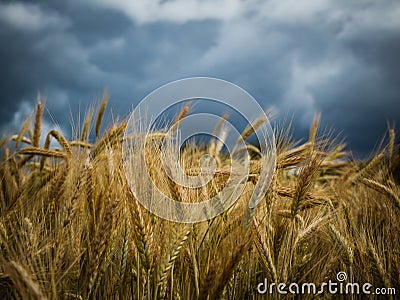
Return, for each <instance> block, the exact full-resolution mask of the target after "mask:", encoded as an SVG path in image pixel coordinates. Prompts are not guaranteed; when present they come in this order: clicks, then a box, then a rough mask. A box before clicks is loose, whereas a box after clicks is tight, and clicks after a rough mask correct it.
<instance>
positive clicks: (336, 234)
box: [0, 99, 400, 299]
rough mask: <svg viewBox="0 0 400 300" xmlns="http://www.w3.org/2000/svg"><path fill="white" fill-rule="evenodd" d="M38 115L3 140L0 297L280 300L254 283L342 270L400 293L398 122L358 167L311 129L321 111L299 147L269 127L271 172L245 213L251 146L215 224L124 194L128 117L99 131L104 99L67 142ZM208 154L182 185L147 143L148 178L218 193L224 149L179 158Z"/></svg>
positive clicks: (312, 278) (308, 278)
mask: <svg viewBox="0 0 400 300" xmlns="http://www.w3.org/2000/svg"><path fill="white" fill-rule="evenodd" d="M43 110H44V107H43V104H41V103H40V102H39V103H38V105H37V109H36V114H35V117H34V118H32V122H30V120H31V119H28V120H27V122H25V123H24V124H23V125H22V127H21V130H20V132H19V133H18V134H16V135H15V136H13V137H6V138H4V139H2V140H1V149H2V150H1V151H2V156H3V157H2V159H1V165H0V178H1V188H0V299H21V298H22V299H276V298H280V295H276V294H275V295H271V294H269V295H268V294H265V295H261V294H259V293H258V291H257V286H258V284H259V283H261V282H264V280H265V279H266V280H267V281H268V282H276V283H293V282H296V283H299V284H301V283H303V282H313V283H315V284H321V283H323V282H327V281H328V280H329V279H332V280H335V279H336V274H337V273H338V272H345V273H346V274H347V276H348V281H349V282H350V281H351V282H358V283H360V284H362V283H366V282H368V283H371V284H372V285H373V286H374V287H385V288H390V287H395V288H397V290H396V292H397V293H400V289H399V287H400V275H399V274H400V199H399V195H400V192H399V191H400V186H399V183H398V182H396V181H395V179H394V177H393V172H394V170H395V169H396V168H397V167H398V164H399V161H400V147H399V144H396V136H395V132H394V130H392V129H390V130H389V142H388V144H387V145H385V146H382V147H381V149H380V150H379V151H377V153H376V155H375V156H374V157H373V158H372V159H370V160H369V161H366V162H355V161H353V160H351V159H349V157H350V156H349V154H348V153H345V152H344V145H343V144H341V143H339V142H338V141H336V140H334V139H333V138H332V137H331V136H330V135H327V134H319V130H318V118H316V120H315V122H314V123H313V124H312V126H311V129H310V134H309V138H308V140H306V141H305V142H303V143H296V142H294V141H293V140H292V139H291V137H290V129H288V128H275V134H276V143H277V145H276V147H277V164H276V172H275V175H274V178H273V182H272V184H271V186H270V188H269V190H268V191H267V193H266V194H265V196H264V198H263V199H262V201H261V202H260V204H259V206H258V207H257V209H256V211H255V212H254V214H252V215H246V214H243V211H244V210H245V207H246V204H247V202H248V200H249V197H250V195H251V192H252V189H253V188H254V184H255V182H257V179H258V175H259V171H260V167H259V166H260V164H259V156H258V155H257V148H254V147H253V148H254V149H252V151H253V152H254V153H253V154H254V155H252V160H251V168H250V170H251V174H250V176H249V177H248V181H247V182H246V183H245V187H244V192H243V194H242V196H241V197H240V198H239V200H238V201H237V202H236V204H235V205H234V206H233V207H231V208H230V209H229V210H228V211H226V212H225V213H224V214H222V215H220V216H218V217H216V218H214V219H212V220H209V221H205V222H201V223H196V224H178V223H173V222H169V221H166V220H163V219H160V218H158V217H156V216H154V215H152V214H151V213H149V212H148V211H147V210H146V209H144V208H143V207H142V206H141V205H140V204H139V202H137V201H136V200H135V198H134V197H133V195H132V193H131V191H130V189H129V187H128V185H127V183H126V179H125V177H124V173H123V168H122V165H121V147H122V146H121V143H122V135H123V132H124V130H125V126H126V122H125V121H122V122H115V123H114V124H110V125H109V126H108V129H107V130H105V131H104V132H101V130H100V128H101V125H102V119H103V115H104V113H105V111H106V99H104V101H103V102H102V104H101V105H100V106H99V110H98V112H97V113H96V114H94V113H91V112H88V114H87V118H86V120H85V121H84V122H83V126H82V128H81V129H80V130H79V131H78V132H76V135H75V137H74V138H73V140H67V139H66V138H65V137H64V136H63V135H61V134H60V133H59V132H57V131H55V130H52V131H50V132H48V133H47V132H42V130H41V121H42V115H43ZM186 113H187V108H184V109H183V111H182V112H181V114H180V115H179V116H178V117H177V119H176V120H175V122H179V120H180V119H181V118H182V117H184V115H185V114H186ZM103 125H104V126H105V127H106V126H107V125H108V124H103ZM89 134H92V135H93V136H95V137H96V140H95V142H93V143H92V142H89ZM247 134H248V133H246V132H244V133H243V136H245V137H246V135H247ZM154 138H155V139H157V138H159V139H162V138H163V135H161V134H160V136H159V137H157V136H155V137H154ZM41 139H42V141H43V140H44V143H43V144H42V145H41V143H40V140H41ZM55 143H57V145H56V146H54V145H55ZM210 149H211V150H212V151H213V155H214V156H216V157H217V161H218V162H219V169H218V170H217V172H216V174H215V176H214V178H213V180H212V181H211V182H210V183H209V184H207V185H206V186H205V187H203V188H201V189H198V190H189V189H187V188H182V187H180V186H178V185H177V184H175V183H174V182H172V181H171V180H170V179H169V178H168V176H167V175H166V174H165V172H163V170H161V169H160V164H159V163H158V159H159V158H158V155H159V153H158V152H157V148H156V147H149V149H147V151H150V153H152V155H149V157H151V160H150V161H148V162H147V163H148V167H149V169H150V172H151V174H152V176H153V179H154V180H155V182H156V183H157V186H158V187H159V188H160V189H162V190H163V191H165V193H167V194H168V195H170V197H173V198H174V199H176V200H178V201H183V202H194V201H202V199H205V198H208V197H210V196H212V195H215V194H216V193H217V192H218V191H219V190H220V189H222V188H223V186H224V183H225V181H226V176H227V175H229V173H228V174H227V172H226V168H224V167H225V166H226V164H228V162H227V161H226V158H225V157H224V156H223V155H222V154H220V153H219V151H215V145H213V144H212V143H211V144H210V145H207V147H202V148H200V147H196V146H194V145H192V146H190V147H187V148H186V149H184V151H183V153H182V155H183V157H184V158H185V160H186V161H187V162H189V163H188V168H189V167H191V170H192V169H193V168H195V166H196V162H197V161H198V158H199V157H200V156H201V155H202V154H203V153H204V152H205V151H209V150H210ZM190 162H193V163H192V164H191V163H190ZM189 171H190V170H188V172H189ZM192 171H193V170H192ZM138 176H140V174H138ZM243 218H245V220H243ZM243 224H249V225H248V226H243ZM295 297H296V296H295V295H288V296H286V297H285V298H295ZM297 297H299V296H297ZM313 297H315V296H314V295H304V296H303V298H313ZM322 297H323V298H326V299H329V298H340V295H329V294H328V293H325V294H324V295H322ZM341 297H343V298H346V297H348V296H344V295H342V296H341ZM354 297H355V298H361V296H360V295H356V296H354ZM391 297H393V298H396V296H391Z"/></svg>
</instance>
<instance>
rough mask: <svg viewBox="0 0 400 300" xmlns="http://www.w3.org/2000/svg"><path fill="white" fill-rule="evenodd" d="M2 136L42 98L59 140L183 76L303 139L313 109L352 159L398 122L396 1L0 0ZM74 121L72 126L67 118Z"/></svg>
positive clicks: (399, 19) (124, 111) (399, 7)
mask: <svg viewBox="0 0 400 300" xmlns="http://www.w3.org/2000/svg"><path fill="white" fill-rule="evenodd" d="M0 43H1V47H0V95H1V97H0V101H1V104H2V105H1V107H2V108H1V110H0V132H2V133H8V132H11V133H14V132H13V131H15V130H17V129H18V128H19V127H20V126H21V124H22V122H23V121H24V119H25V118H26V116H27V115H29V114H30V112H31V111H32V110H33V108H34V106H35V102H36V99H37V94H38V92H40V93H41V95H45V96H46V114H45V122H44V124H45V128H44V129H50V128H52V127H54V126H58V128H60V130H62V131H63V132H64V134H66V135H67V136H68V135H70V134H71V129H70V128H71V122H72V120H76V119H77V116H78V114H79V113H80V114H81V118H82V115H83V114H84V111H85V110H86V109H87V107H88V106H89V105H91V104H93V103H94V102H95V101H96V100H99V98H101V95H102V93H103V90H104V89H107V90H108V92H109V94H110V101H109V105H110V107H112V111H113V114H114V115H119V116H120V118H124V117H126V116H127V115H128V114H129V112H130V111H131V110H132V108H133V107H134V106H135V105H137V103H138V102H139V101H140V100H141V99H142V98H143V97H145V96H146V95H147V94H148V93H150V92H151V91H153V90H154V89H156V88H158V87H159V86H161V85H163V84H166V83H168V82H171V81H174V80H177V79H182V78H185V77H192V76H210V77H216V78H221V79H224V80H228V81H231V82H233V83H235V84H237V85H239V86H241V87H242V88H244V89H245V90H247V91H248V92H249V93H250V94H251V95H252V96H253V97H254V98H255V99H257V101H258V102H259V103H260V104H261V106H262V107H263V108H265V109H268V108H270V107H273V108H274V110H275V112H276V115H277V117H276V122H279V121H280V120H283V119H285V118H289V119H290V118H291V117H292V116H294V117H293V118H294V119H293V129H294V135H295V137H296V138H306V137H307V132H308V128H309V126H310V124H311V122H312V119H313V117H314V116H315V114H316V113H317V112H321V114H322V121H323V122H322V123H323V127H326V128H327V129H331V128H333V129H334V130H335V132H336V133H337V134H340V137H342V138H344V139H345V140H346V143H347V144H348V147H349V148H348V149H351V150H352V151H353V153H355V155H360V156H362V155H368V154H369V153H370V152H371V150H372V149H373V148H374V147H375V146H376V145H377V143H378V142H379V141H380V139H381V138H382V137H383V135H384V134H385V132H386V130H387V127H388V124H390V125H391V124H397V125H398V124H399V123H400V113H399V112H400V55H399V53H400V1H389V0H379V1H370V0H364V1H356V0H346V1H345V0H332V1H329V0H307V1H300V0H267V1H262V0H164V1H161V0H134V1H130V0H96V1H95V0H88V1H78V0H69V1H57V0H56V1H54V0H52V1H50V0H42V1H40V0H39V1H0ZM74 122H76V121H74Z"/></svg>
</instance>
